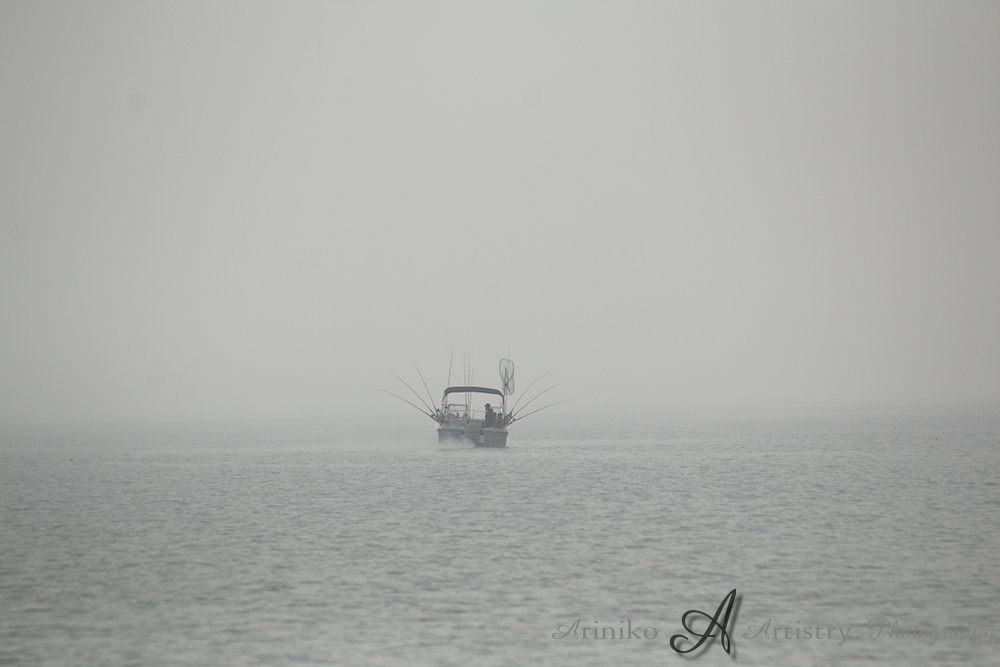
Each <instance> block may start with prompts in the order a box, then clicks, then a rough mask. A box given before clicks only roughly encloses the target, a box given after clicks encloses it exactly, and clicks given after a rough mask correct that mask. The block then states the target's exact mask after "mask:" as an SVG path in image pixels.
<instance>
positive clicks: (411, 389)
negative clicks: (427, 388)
mask: <svg viewBox="0 0 1000 667" xmlns="http://www.w3.org/2000/svg"><path fill="white" fill-rule="evenodd" d="M389 375H391V376H392V377H394V378H396V379H397V380H399V381H400V382H402V383H403V384H406V380H404V379H403V378H401V377H399V376H398V375H396V374H395V373H389ZM406 388H407V389H409V390H410V391H412V392H413V395H414V396H416V397H417V400H419V401H420V402H421V403H423V404H424V407H425V408H427V409H428V410H429V411H430V412H434V408H432V407H431V406H429V405H427V403H426V402H425V401H424V399H423V398H422V397H421V396H420V394H418V393H417V392H416V391H415V390H414V389H413V387H411V386H410V385H408V384H406Z"/></svg>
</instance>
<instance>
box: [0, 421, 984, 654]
mask: <svg viewBox="0 0 1000 667" xmlns="http://www.w3.org/2000/svg"><path fill="white" fill-rule="evenodd" d="M550 412H551V413H552V414H551V415H550V413H548V412H546V413H542V414H539V415H537V416H534V417H532V418H531V419H529V420H526V421H525V422H523V423H518V424H514V425H513V426H512V427H511V435H510V438H509V441H508V444H509V447H508V448H507V449H505V450H482V449H474V448H470V447H466V446H462V445H449V446H444V445H441V444H438V443H437V442H436V435H435V432H434V429H433V424H432V423H431V422H430V421H429V420H424V421H420V418H419V416H416V417H415V418H414V419H412V420H409V419H399V420H398V421H396V422H394V423H390V424H377V425H376V426H375V427H373V428H369V427H366V426H365V425H363V424H361V423H349V424H344V423H341V424H335V423H331V424H320V423H309V424H305V423H300V424H281V423H270V424H200V425H189V426H184V427H181V426H166V425H160V426H133V427H124V426H118V427H107V428H96V427H89V428H78V429H70V428H55V427H53V428H45V429H40V428H34V429H27V428H18V429H11V428H7V429H4V430H2V431H0V665H26V666H27V665H46V666H47V665H73V666H77V665H100V666H102V667H114V666H119V665H137V666H138V665H141V666H143V667H148V666H153V665H455V666H462V667H469V666H477V665H512V666H513V665H518V666H522V665H553V666H560V667H561V666H577V665H583V666H586V665H594V666H597V665H600V666H602V667H603V666H608V665H642V666H644V667H646V666H649V665H681V664H686V662H687V661H688V660H689V659H690V656H681V655H680V654H678V653H676V652H675V651H674V650H672V649H671V647H670V637H671V636H672V635H675V634H678V633H683V632H684V629H683V627H682V625H681V617H682V615H683V614H684V612H686V611H688V610H700V611H704V612H706V613H708V614H709V615H714V614H715V611H716V609H717V608H719V606H720V603H722V601H723V598H724V597H725V596H726V594H727V593H728V592H729V591H730V590H732V589H734V588H735V589H736V590H737V595H738V602H737V604H736V605H734V612H735V617H734V618H732V619H731V621H730V625H729V628H728V629H729V632H730V635H731V637H732V644H731V646H732V649H733V652H734V655H727V654H726V653H725V651H724V650H723V647H722V645H721V644H720V643H719V642H718V641H715V642H713V643H711V644H708V645H705V646H702V647H701V648H700V649H699V650H698V652H697V653H696V654H694V655H697V657H696V658H695V659H694V664H699V665H732V664H746V665H796V666H799V665H876V664H877V665H907V666H913V665H997V664H1000V474H998V473H1000V435H998V434H1000V415H997V414H984V413H982V412H980V413H968V414H964V413H958V412H953V413H923V412H897V413H893V414H882V413H873V412H852V413H843V414H822V415H819V414H806V413H782V412H767V413H756V414H755V413H750V412H743V413H739V412H734V413H704V412H703V413H678V414H663V415H657V416H655V417H651V416H649V415H646V416H637V417H634V418H624V417H618V418H601V417H597V416H590V417H588V418H587V419H585V420H577V421H575V422H573V421H570V420H569V419H567V418H566V417H565V416H560V415H559V414H557V410H556V409H554V410H552V411H550ZM547 415H550V416H547ZM874 619H886V621H885V623H886V627H885V629H884V630H883V631H882V632H881V634H880V635H879V636H875V635H876V634H877V633H878V630H877V629H876V628H879V627H880V624H881V623H882V621H881V620H879V621H875V620H874ZM578 620H579V621H580V622H579V623H578V624H576V626H575V627H574V623H575V622H576V621H578ZM892 624H895V625H894V626H893V625H892ZM595 626H597V627H598V628H600V632H602V633H603V635H604V637H605V638H603V639H593V638H592V635H593V634H597V631H595V630H593V628H594V627H595ZM608 627H610V628H611V629H612V630H611V631H612V632H614V633H617V634H615V636H616V639H614V640H612V639H610V638H608V637H607V635H608V630H605V629H604V628H608ZM704 627H705V623H704V619H703V618H702V619H700V625H699V621H698V620H696V621H695V624H694V629H695V630H697V631H699V632H701V631H703V630H702V629H703V628H704ZM560 628H561V630H560ZM637 628H641V630H637ZM776 628H777V630H776ZM817 628H819V629H820V630H817ZM584 629H589V634H588V636H587V638H586V639H584V638H583V637H582V636H581V635H582V634H583V631H584ZM574 630H575V631H576V635H577V636H576V637H574V635H573V631H574ZM629 630H631V631H632V634H631V637H630V632H629ZM914 630H919V631H920V633H918V634H920V636H915V634H914V632H913V631H914ZM845 631H846V638H845ZM755 633H756V635H755ZM934 633H937V634H936V636H935V635H934ZM685 634H687V633H685ZM765 634H766V635H767V637H765ZM807 634H808V635H809V638H808V639H807V638H806V635H807ZM890 634H891V636H890ZM554 635H555V637H554ZM560 635H562V636H561V637H560ZM619 635H622V638H621V639H618V638H617V637H618V636H619ZM796 636H797V637H798V638H796ZM557 637H559V638H557ZM650 637H651V638H650ZM817 637H818V638H817ZM687 646H690V644H682V645H681V646H680V647H681V648H685V647H687ZM734 656H735V657H734Z"/></svg>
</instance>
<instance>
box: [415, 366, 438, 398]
mask: <svg viewBox="0 0 1000 667" xmlns="http://www.w3.org/2000/svg"><path fill="white" fill-rule="evenodd" d="M413 367H414V368H417V362H415V361H414V362H413ZM417 375H419V376H420V381H421V382H423V383H424V389H426V390H427V398H429V399H431V405H434V397H433V396H431V390H430V389H427V381H426V380H424V374H423V373H421V372H420V369H419V368H417Z"/></svg>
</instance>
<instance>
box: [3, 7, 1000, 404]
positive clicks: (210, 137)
mask: <svg viewBox="0 0 1000 667" xmlns="http://www.w3.org/2000/svg"><path fill="white" fill-rule="evenodd" d="M998 73H1000V5H998V4H997V3H994V2H980V3H976V2H963V3H944V2H939V3H920V2H898V3H896V2H892V3H888V2H837V3H798V2H788V3H769V2H768V3H738V2H724V3H694V2H691V3H647V2H614V3H611V2H607V3H580V2H540V3H538V2H530V3H529V2H526V3H513V2H501V3H459V2H456V3H402V2H387V3H381V2H379V3H375V2H369V3H332V2H317V3H303V2H287V3H286V2H282V3H249V2H217V3H207V4H201V3H173V2H138V3H135V2H121V3H98V2H85V3H42V2H37V3H36V2H4V3H2V4H0V188H2V190H0V421H3V422H21V421H29V422H31V421H36V422H47V421H65V420H144V419H204V418H247V417H261V416H263V417H308V416H317V417H323V416H336V415H341V414H347V413H350V412H359V411H360V412H365V413H384V414H390V413H391V414H395V413H398V412H406V411H408V410H409V411H411V412H412V410H411V408H408V407H407V406H405V405H403V404H402V403H400V402H398V401H395V399H393V398H392V397H390V396H387V395H385V394H381V393H379V392H378V391H377V390H378V389H379V388H384V389H389V390H391V391H397V392H406V389H405V388H404V387H402V385H400V384H399V383H398V382H397V381H396V380H395V379H393V378H392V377H391V376H390V373H396V374H398V375H401V376H402V377H404V378H405V379H406V380H407V381H409V382H411V383H413V384H414V386H415V387H419V386H420V384H419V382H420V381H419V378H418V377H417V375H416V371H415V370H414V368H413V364H414V363H416V364H417V365H418V366H419V367H420V369H421V371H423V374H424V376H425V378H426V379H427V382H428V384H429V385H430V386H431V391H432V392H433V393H434V395H435V397H437V396H440V392H441V390H442V389H443V387H444V385H445V382H446V380H447V373H448V366H449V363H450V359H451V354H452V349H454V351H455V352H454V370H453V375H452V379H453V380H455V379H456V378H459V377H461V370H460V369H461V366H462V362H463V359H464V358H466V355H468V358H469V359H470V362H471V365H472V367H473V368H474V372H475V376H474V377H475V380H476V381H477V382H479V383H482V384H490V385H493V386H496V385H497V384H498V380H497V378H496V364H497V361H498V360H499V359H500V358H501V357H504V356H507V355H508V353H509V354H510V356H511V358H512V359H513V360H514V361H515V363H516V364H517V383H518V385H519V388H520V387H525V386H527V384H528V383H529V382H530V381H531V380H533V379H535V378H536V377H537V376H539V375H541V374H543V373H549V374H550V375H549V376H547V377H546V378H545V380H543V381H542V382H541V383H540V384H539V385H538V386H542V385H543V384H544V383H545V382H548V381H550V380H551V383H556V382H558V383H562V386H560V387H559V388H558V389H557V390H554V391H553V392H550V394H549V395H551V396H553V400H558V399H562V398H572V399H574V400H573V402H572V403H570V404H567V405H568V406H572V408H571V409H573V410H599V409H601V408H602V407H604V406H614V405H618V404H623V403H630V404H636V405H645V406H649V407H651V408H656V409H671V408H675V407H685V406H709V407H712V406H723V405H757V404H767V405H816V406H822V405H835V404H846V403H851V404H870V405H885V404H894V405H895V404H909V403H912V404H921V405H936V404H977V405H993V406H995V405H997V404H1000V261H998V258H1000V74H998ZM547 396H548V395H547ZM560 409H563V408H562V407H560V408H553V410H560ZM567 409H570V408H567ZM413 415H414V416H415V417H416V418H419V415H416V413H415V412H414V413H413Z"/></svg>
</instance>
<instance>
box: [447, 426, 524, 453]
mask: <svg viewBox="0 0 1000 667" xmlns="http://www.w3.org/2000/svg"><path fill="white" fill-rule="evenodd" d="M462 439H466V440H468V441H469V442H471V443H472V444H474V445H476V446H477V447H494V448H499V447H506V446H507V429H505V428H480V429H478V430H475V431H474V432H472V433H469V432H467V431H466V429H465V428H463V427H461V426H442V427H440V428H439V429H438V442H445V441H455V440H462Z"/></svg>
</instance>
